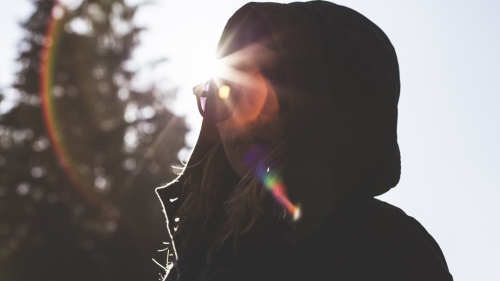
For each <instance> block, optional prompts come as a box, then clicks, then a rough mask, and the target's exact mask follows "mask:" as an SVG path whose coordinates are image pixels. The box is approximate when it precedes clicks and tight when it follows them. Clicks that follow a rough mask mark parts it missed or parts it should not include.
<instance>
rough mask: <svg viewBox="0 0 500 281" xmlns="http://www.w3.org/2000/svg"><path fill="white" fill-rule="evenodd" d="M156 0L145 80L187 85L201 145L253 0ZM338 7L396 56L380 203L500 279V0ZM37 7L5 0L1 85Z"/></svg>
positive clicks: (185, 101)
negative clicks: (210, 99) (219, 79)
mask: <svg viewBox="0 0 500 281" xmlns="http://www.w3.org/2000/svg"><path fill="white" fill-rule="evenodd" d="M130 2H132V1H130ZM133 2H138V1H137V0H134V1H133ZM157 2H158V4H154V5H149V6H147V7H144V8H142V10H140V12H139V14H138V23H139V24H140V25H142V26H146V27H147V28H148V31H146V32H144V34H143V35H142V37H141V44H140V46H139V48H138V50H137V52H136V53H135V54H134V58H135V60H136V62H137V65H138V67H139V68H140V67H141V66H144V65H147V63H148V62H150V61H154V60H156V59H158V58H160V57H168V59H169V62H168V63H166V64H165V65H164V66H162V67H160V68H158V69H157V70H156V71H154V72H148V73H147V75H148V76H150V77H151V76H152V77H154V78H155V79H158V80H160V79H164V78H168V79H167V80H165V81H163V82H162V83H161V85H162V86H163V87H165V88H168V87H174V86H175V87H179V92H178V95H179V99H178V101H177V102H176V103H175V104H173V105H170V107H171V109H173V110H174V111H175V112H177V113H179V114H182V115H185V116H186V117H187V119H188V121H189V122H190V125H191V127H192V128H193V133H191V134H190V135H189V136H188V141H189V142H190V143H191V144H193V142H194V140H195V139H196V137H197V134H198V133H197V131H198V129H199V124H200V117H199V116H198V113H197V111H196V105H195V102H194V99H193V96H192V95H191V87H192V86H193V85H194V84H195V83H196V82H198V79H201V77H203V75H202V71H201V70H202V66H203V65H206V63H207V62H209V61H210V59H211V58H213V54H214V49H215V46H216V44H217V40H218V37H219V35H220V33H221V31H222V28H223V26H224V24H225V22H226V20H227V19H228V18H229V16H230V15H231V14H232V13H233V12H234V11H235V10H236V9H237V8H238V7H240V6H241V5H243V4H244V3H245V1H241V0H231V1H226V2H224V1H222V0H213V1H203V0H158V1H157ZM336 3H338V4H342V5H345V6H348V7H351V8H353V9H355V10H357V11H359V12H361V13H362V14H364V15H365V16H367V17H368V18H370V19H371V20H373V21H374V22H375V23H377V25H379V26H380V27H381V28H382V29H383V30H384V31H385V32H386V33H387V35H388V36H389V38H390V39H391V41H392V42H393V44H394V46H395V48H396V51H397V53H398V56H399V63H400V68H401V80H402V93H401V99H400V104H399V109H400V111H399V112H400V114H399V143H400V147H401V151H402V165H403V168H402V177H401V182H400V184H399V185H398V186H397V187H396V188H395V189H394V190H392V191H390V192H389V193H388V194H387V195H384V196H382V197H381V198H382V199H383V200H386V201H388V202H390V203H392V204H394V205H396V206H399V207H401V208H402V209H403V210H404V211H406V213H408V214H409V215H411V216H413V217H415V218H416V219H417V220H419V221H420V222H421V223H422V224H423V225H424V227H425V228H426V229H427V230H428V231H429V232H430V233H431V234H432V235H433V236H434V238H435V239H436V240H437V241H438V243H439V244H440V246H441V248H442V250H443V251H444V254H445V256H446V259H447V261H448V265H449V267H450V270H451V272H452V274H453V275H454V278H455V280H466V281H467V280H470V281H472V280H483V281H497V280H500V273H498V270H497V267H498V264H499V262H500V258H499V253H500V239H499V238H498V237H500V219H499V217H500V203H499V200H498V199H499V198H500V148H499V145H500V52H499V50H500V1H499V0H476V1H463V0H418V1H416V0H413V1H398V0H378V1H373V0H351V1H347V0H339V1H337V2H336ZM30 11H31V7H30V4H29V2H28V1H27V0H18V1H5V0H4V1H2V2H0V26H1V27H2V33H3V35H2V37H3V38H2V45H1V46H0V87H3V86H5V85H7V84H8V83H9V82H11V81H12V72H13V69H14V65H15V64H14V63H13V59H14V57H15V56H16V53H17V51H16V43H17V42H18V40H19V39H20V38H21V33H20V29H19V28H17V27H16V25H15V22H16V21H19V20H20V19H24V18H26V17H27V16H28V15H29V13H30ZM150 77H149V78H150Z"/></svg>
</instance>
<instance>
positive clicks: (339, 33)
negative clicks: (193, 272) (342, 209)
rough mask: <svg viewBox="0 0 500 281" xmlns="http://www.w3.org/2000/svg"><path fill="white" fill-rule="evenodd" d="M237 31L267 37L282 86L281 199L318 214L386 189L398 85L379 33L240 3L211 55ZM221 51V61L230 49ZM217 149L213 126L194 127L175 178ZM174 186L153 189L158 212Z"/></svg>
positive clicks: (294, 8) (327, 14) (319, 6)
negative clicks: (286, 155)
mask: <svg viewBox="0 0 500 281" xmlns="http://www.w3.org/2000/svg"><path fill="white" fill-rule="evenodd" d="M245 26H246V27H248V26H254V27H255V28H254V32H256V33H259V32H260V31H259V30H260V29H261V28H264V29H266V31H265V32H263V34H270V35H271V37H272V38H271V39H272V41H273V43H272V45H273V46H274V47H275V48H277V50H278V52H279V54H280V55H281V58H282V60H283V64H284V67H285V71H286V75H287V78H288V79H287V81H288V89H289V93H287V96H288V97H289V102H290V124H291V125H290V126H291V128H290V130H291V132H290V134H291V138H290V139H291V141H290V144H289V147H290V150H291V151H292V152H291V158H290V166H289V169H288V174H287V175H285V180H286V183H287V188H288V192H289V195H290V197H291V198H292V199H293V200H295V201H300V202H301V203H302V204H303V205H304V210H306V209H305V207H306V206H307V205H309V206H313V205H317V206H323V207H321V209H323V210H322V211H321V212H323V211H324V208H329V207H331V206H332V205H334V204H335V202H336V201H338V200H343V199H342V198H361V197H363V198H364V197H373V196H377V195H380V194H383V193H385V192H387V191H388V190H389V189H391V188H392V187H394V186H395V185H396V184H397V183H398V181H399V177H400V167H401V164H400V153H399V148H398V144H397V134H396V128H397V103H398V99H399V92H400V82H399V67H398V62H397V57H396V53H395V50H394V48H393V46H392V44H391V42H390V41H389V39H388V38H387V36H386V35H385V34H384V32H383V31H382V30H381V29H380V28H379V27H377V26H376V25H375V24H374V23H373V22H371V21H370V20H368V19H367V18H366V17H364V16H363V15H361V14H359V13H358V12H356V11H354V10H351V9H349V8H346V7H343V6H339V5H336V4H333V3H330V2H325V1H312V2H303V3H302V2H297V3H290V4H277V3H248V4H246V5H244V6H243V7H241V8H240V9H239V10H238V11H237V12H236V13H235V14H234V15H233V16H232V17H231V18H230V19H229V21H228V23H227V25H226V27H225V29H224V31H223V35H222V37H221V41H220V43H219V47H221V46H225V45H227V44H226V43H227V42H226V41H227V40H234V37H232V35H233V34H236V37H237V38H239V37H241V38H243V37H244V36H245V34H246V32H247V30H242V27H245ZM238 34H239V35H238ZM238 36H239V37H238ZM231 38H232V39H231ZM242 40H244V39H242ZM231 46H233V50H231V48H229V49H227V50H225V51H224V52H226V53H228V52H229V53H230V52H231V51H234V50H235V49H237V48H238V44H232V45H231ZM220 51H221V50H219V54H220ZM217 141H218V134H217V131H216V128H215V126H214V125H212V124H210V123H208V122H203V124H202V130H201V133H200V136H199V139H198V142H197V144H196V146H195V148H194V150H193V153H192V156H191V158H190V160H189V162H188V164H187V166H186V168H185V170H184V175H185V174H187V173H190V172H192V171H193V170H195V169H197V168H196V165H194V163H199V161H200V160H201V159H202V158H203V157H204V156H205V155H206V153H207V151H208V150H209V149H210V148H211V147H212V146H213V145H214V143H216V142H217ZM192 166H193V168H191V167H192ZM182 182H183V175H181V176H180V177H179V178H178V179H177V181H176V183H173V184H171V185H169V186H168V187H167V188H164V189H159V193H160V196H162V197H164V198H163V199H164V200H163V201H164V202H165V205H169V206H165V208H166V211H167V212H169V209H174V210H175V209H176V207H177V206H176V203H173V204H170V202H169V201H170V200H169V199H171V198H175V197H178V196H180V195H181V193H182V187H181V186H182ZM318 202H319V203H318Z"/></svg>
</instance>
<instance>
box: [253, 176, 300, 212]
mask: <svg viewBox="0 0 500 281" xmlns="http://www.w3.org/2000/svg"><path fill="white" fill-rule="evenodd" d="M258 177H259V179H260V180H261V182H262V184H263V185H264V186H265V187H266V189H267V190H269V191H270V192H271V194H272V195H273V197H274V199H276V201H278V203H279V204H281V206H283V207H284V208H285V210H286V211H287V212H288V213H289V214H291V215H292V218H293V220H294V221H297V220H298V219H300V217H301V215H302V213H301V209H300V204H297V205H294V204H293V203H292V202H290V200H289V199H288V197H287V195H286V187H285V184H284V183H283V180H282V179H281V177H280V176H279V175H278V174H277V173H274V172H273V171H271V170H270V168H269V167H268V168H267V169H266V171H265V172H261V173H259V175H258Z"/></svg>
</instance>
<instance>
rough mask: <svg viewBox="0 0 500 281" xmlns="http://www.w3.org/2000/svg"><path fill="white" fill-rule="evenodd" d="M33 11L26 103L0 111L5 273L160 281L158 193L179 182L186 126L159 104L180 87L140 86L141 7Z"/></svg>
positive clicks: (50, 3)
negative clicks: (136, 57)
mask: <svg viewBox="0 0 500 281" xmlns="http://www.w3.org/2000/svg"><path fill="white" fill-rule="evenodd" d="M34 4H35V5H36V9H35V11H34V13H33V15H32V16H31V17H30V18H29V19H28V20H27V21H26V22H25V23H24V24H23V27H24V29H25V31H26V33H25V34H26V35H25V38H24V40H23V41H22V42H21V44H20V55H19V58H18V62H19V64H20V66H21V69H20V71H19V73H18V74H17V80H16V82H15V84H14V85H13V87H14V88H15V89H16V90H17V91H18V93H19V95H20V97H21V98H20V102H19V104H18V105H17V106H16V107H15V108H13V109H12V110H11V111H10V112H9V113H7V114H5V115H3V116H0V168H1V172H0V221H1V223H0V241H1V243H0V261H1V265H0V278H2V279H3V278H5V279H6V280H14V281H16V280H158V278H159V275H158V274H160V273H162V269H161V268H160V267H159V266H158V265H156V264H155V263H154V262H153V261H152V259H153V258H154V259H156V260H157V261H158V262H159V263H160V264H164V259H165V258H166V257H165V256H164V255H165V253H157V250H158V249H161V247H162V242H164V241H167V240H166V239H167V237H166V235H165V233H166V229H165V223H164V218H163V215H162V213H161V207H160V204H159V202H158V200H157V198H156V195H155V194H154V188H155V187H157V186H159V185H162V184H164V183H166V182H168V181H170V180H172V179H173V178H174V176H175V174H174V173H173V171H172V165H178V164H179V161H178V159H177V153H178V151H179V150H180V149H181V148H182V147H184V146H185V143H184V137H185V134H186V132H187V127H186V124H185V121H184V120H183V119H182V118H179V117H177V116H175V115H174V114H172V113H171V112H170V111H169V110H168V109H166V108H165V107H164V106H163V105H162V104H163V100H160V99H165V97H167V98H172V97H173V96H174V95H175V90H168V91H161V90H159V89H158V88H157V87H156V86H155V84H154V81H153V82H152V83H151V84H150V85H151V86H150V87H149V88H148V89H143V88H137V87H134V83H133V78H134V75H135V71H134V70H133V69H129V68H127V65H128V64H127V63H128V62H130V57H131V53H132V51H133V50H134V48H135V47H136V46H137V44H138V42H137V38H138V34H139V33H140V32H141V30H142V29H141V28H139V27H137V26H135V25H134V23H133V18H134V15H135V13H136V11H137V9H139V8H140V6H130V5H127V4H126V2H125V1H124V0H108V1H95V0H87V1H83V2H82V3H81V4H80V5H79V6H78V7H76V8H74V9H69V8H67V7H64V6H62V5H60V4H58V3H57V2H56V1H54V0H37V1H34Z"/></svg>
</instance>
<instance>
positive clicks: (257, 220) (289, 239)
mask: <svg viewBox="0 0 500 281" xmlns="http://www.w3.org/2000/svg"><path fill="white" fill-rule="evenodd" d="M217 56H218V62H219V63H220V65H221V67H220V68H219V71H218V73H217V74H216V75H214V77H213V78H212V79H211V80H209V81H207V82H204V83H201V84H200V85H198V86H196V87H195V89H194V90H195V91H194V92H195V94H196V97H197V102H198V108H199V110H200V112H201V114H202V116H203V124H202V129H201V133H200V137H199V139H198V142H197V144H196V146H195V148H194V151H193V153H192V156H191V158H190V160H189V162H188V163H187V165H186V167H185V169H184V171H183V173H182V175H180V176H179V178H178V179H177V180H176V181H175V182H173V183H171V184H170V185H168V186H166V187H165V188H159V189H158V193H159V196H160V197H161V199H162V202H163V204H164V208H165V211H166V214H167V217H168V219H167V224H168V226H169V230H170V233H171V236H173V240H172V243H173V245H172V246H174V247H173V248H172V249H171V250H172V257H173V262H172V264H170V265H169V266H172V269H171V270H170V274H168V276H167V278H166V279H167V280H452V277H451V275H450V273H449V272H448V268H447V265H446V262H445V259H444V256H443V254H442V252H441V250H440V249H439V246H438V245H437V243H436V242H435V241H434V239H433V238H432V237H431V236H430V235H429V234H428V233H427V232H426V231H425V229H424V228H423V227H422V226H421V225H420V224H419V223H418V222H417V221H416V220H415V219H413V218H411V217H409V216H407V215H406V214H405V213H404V212H403V211H401V210H400V209H398V208H396V207H394V206H391V205H389V204H387V203H384V202H381V201H379V200H377V199H374V196H377V195H380V194H383V193H385V192H386V191H388V190H389V189H390V188H392V187H394V186H395V185H396V184H397V183H398V181H399V176H400V154H399V148H398V144H397V135H396V124H397V103H398V98H399V90H400V84H399V68H398V63H397V58H396V53H395V51H394V48H393V46H392V44H391V43H390V41H389V39H388V38H387V37H386V35H385V34H384V33H383V31H382V30H380V29H379V28H378V27H377V26H376V25H375V24H373V23H372V22H371V21H369V20H368V19H366V18H365V17H364V16H362V15H361V14H359V13H357V12H355V11H353V10H351V9H348V8H346V7H342V6H338V5H336V4H333V3H329V2H324V1H313V2H305V3H291V4H276V3H249V4H247V5H245V6H243V7H242V8H240V9H239V10H238V11H237V12H236V13H235V14H234V15H233V16H232V17H231V18H230V19H229V21H228V23H227V25H226V27H225V29H224V31H223V34H222V37H221V40H220V42H219V46H218V53H217Z"/></svg>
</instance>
